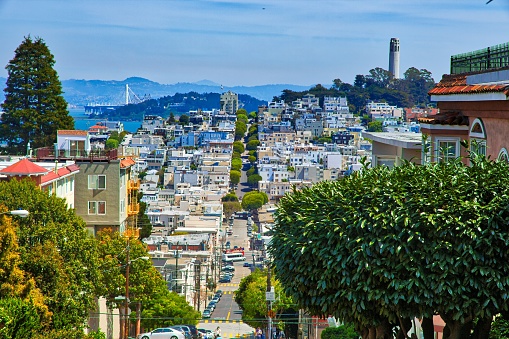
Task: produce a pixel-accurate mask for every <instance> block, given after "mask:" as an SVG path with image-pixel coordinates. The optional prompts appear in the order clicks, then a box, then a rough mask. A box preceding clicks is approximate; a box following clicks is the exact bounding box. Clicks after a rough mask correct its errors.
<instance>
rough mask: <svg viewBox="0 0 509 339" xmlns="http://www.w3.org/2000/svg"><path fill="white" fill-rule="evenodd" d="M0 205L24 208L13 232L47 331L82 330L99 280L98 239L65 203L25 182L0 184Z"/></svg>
mask: <svg viewBox="0 0 509 339" xmlns="http://www.w3.org/2000/svg"><path fill="white" fill-rule="evenodd" d="M0 192H2V194H1V195H0V205H3V206H5V209H6V210H15V209H26V210H28V211H29V212H30V215H29V216H28V217H27V218H23V219H21V218H17V220H16V234H17V239H18V244H19V249H18V252H19V256H20V259H21V262H20V263H19V268H20V269H21V270H22V271H23V272H24V274H25V277H26V279H28V280H33V281H34V282H35V286H36V287H37V288H38V289H39V290H40V292H41V293H42V300H43V303H44V304H45V305H46V306H47V307H48V309H49V312H51V313H52V315H51V319H50V320H51V322H50V324H49V326H48V327H47V329H48V330H65V329H81V328H82V327H83V324H84V322H85V320H86V319H87V317H88V312H89V311H90V310H91V309H93V308H94V298H95V295H96V294H95V284H96V282H97V280H98V262H97V246H96V245H97V242H96V240H95V239H94V238H93V237H92V236H91V235H89V234H88V232H87V231H86V228H85V223H84V221H83V220H82V219H81V218H79V217H78V216H77V215H76V214H75V212H74V210H73V209H69V208H68V206H67V204H66V203H65V201H64V200H63V199H61V198H57V197H56V196H54V195H48V193H47V192H46V191H42V190H40V189H38V188H37V187H36V185H35V184H34V183H33V182H32V181H30V180H24V181H17V180H11V181H5V182H0Z"/></svg>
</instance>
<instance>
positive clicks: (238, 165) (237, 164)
mask: <svg viewBox="0 0 509 339" xmlns="http://www.w3.org/2000/svg"><path fill="white" fill-rule="evenodd" d="M231 169H232V170H234V171H240V170H241V169H242V159H240V158H233V159H232V165H231Z"/></svg>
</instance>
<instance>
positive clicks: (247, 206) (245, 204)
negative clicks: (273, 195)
mask: <svg viewBox="0 0 509 339" xmlns="http://www.w3.org/2000/svg"><path fill="white" fill-rule="evenodd" d="M268 202H269V198H268V197H267V194H266V193H265V192H259V191H251V192H247V193H246V194H244V197H243V198H242V208H243V209H244V210H246V211H254V210H257V209H259V208H261V207H262V206H263V205H265V204H266V203H268Z"/></svg>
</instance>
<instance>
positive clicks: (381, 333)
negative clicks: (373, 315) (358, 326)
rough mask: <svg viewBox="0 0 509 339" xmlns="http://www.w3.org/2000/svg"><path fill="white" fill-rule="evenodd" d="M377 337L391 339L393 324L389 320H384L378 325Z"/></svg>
mask: <svg viewBox="0 0 509 339" xmlns="http://www.w3.org/2000/svg"><path fill="white" fill-rule="evenodd" d="M375 338H376V339H391V338H392V326H391V324H389V322H388V321H384V322H383V323H381V324H380V325H378V326H377V327H376V337H375Z"/></svg>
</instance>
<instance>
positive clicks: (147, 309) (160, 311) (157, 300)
mask: <svg viewBox="0 0 509 339" xmlns="http://www.w3.org/2000/svg"><path fill="white" fill-rule="evenodd" d="M143 306H144V308H143V311H142V312H141V325H142V327H143V328H145V329H154V328H157V327H166V326H172V325H178V324H190V325H196V324H198V320H199V319H200V312H198V311H196V310H195V309H194V308H193V307H192V306H191V305H189V304H188V303H187V302H186V299H185V298H184V297H181V296H179V295H178V294H176V293H173V292H170V291H168V289H167V288H166V286H165V287H164V288H162V289H159V290H158V291H157V293H155V294H154V295H153V298H149V299H147V300H146V301H145V303H144V304H143Z"/></svg>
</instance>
